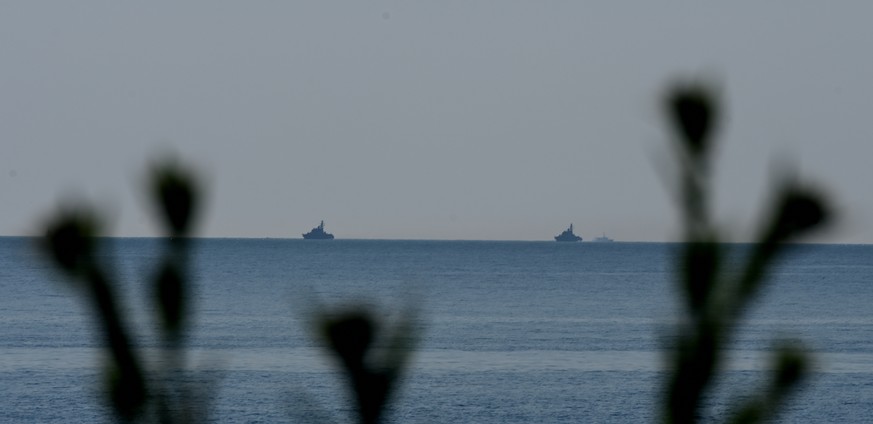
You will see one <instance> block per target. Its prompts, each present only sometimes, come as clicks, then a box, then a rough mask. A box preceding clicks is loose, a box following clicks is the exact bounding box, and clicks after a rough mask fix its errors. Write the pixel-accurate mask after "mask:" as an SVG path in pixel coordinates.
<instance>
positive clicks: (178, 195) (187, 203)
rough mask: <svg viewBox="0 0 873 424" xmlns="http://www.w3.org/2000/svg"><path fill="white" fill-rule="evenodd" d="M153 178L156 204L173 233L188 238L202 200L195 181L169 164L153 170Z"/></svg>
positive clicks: (176, 165)
mask: <svg viewBox="0 0 873 424" xmlns="http://www.w3.org/2000/svg"><path fill="white" fill-rule="evenodd" d="M151 179H152V182H151V184H152V193H153V196H154V197H155V199H154V200H155V203H157V204H158V205H160V211H161V213H162V217H163V219H164V220H165V224H166V225H167V227H168V228H169V230H170V233H171V234H172V235H174V236H185V235H187V233H188V231H189V230H190V226H191V222H192V220H193V218H194V214H195V213H196V212H197V210H196V209H197V206H198V201H199V192H198V190H197V186H196V181H195V178H194V177H193V175H192V174H191V173H190V172H188V170H187V169H185V168H183V167H181V166H180V165H178V164H176V163H174V162H166V163H162V164H159V165H158V166H156V167H155V168H154V170H153V173H152V176H151Z"/></svg>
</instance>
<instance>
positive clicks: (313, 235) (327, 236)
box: [303, 221, 333, 240]
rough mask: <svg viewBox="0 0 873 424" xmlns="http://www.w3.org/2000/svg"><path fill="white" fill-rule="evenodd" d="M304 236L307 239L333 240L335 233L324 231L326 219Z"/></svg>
mask: <svg viewBox="0 0 873 424" xmlns="http://www.w3.org/2000/svg"><path fill="white" fill-rule="evenodd" d="M303 238H304V239H306V240H333V234H331V233H328V232H325V231H324V221H321V224H318V226H317V227H315V228H313V229H312V231H310V232H308V233H306V234H303Z"/></svg>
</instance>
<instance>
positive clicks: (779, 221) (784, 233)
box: [771, 186, 830, 242]
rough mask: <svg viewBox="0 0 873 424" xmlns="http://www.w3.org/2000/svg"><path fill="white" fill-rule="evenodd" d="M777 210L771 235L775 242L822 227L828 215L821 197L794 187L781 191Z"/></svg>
mask: <svg viewBox="0 0 873 424" xmlns="http://www.w3.org/2000/svg"><path fill="white" fill-rule="evenodd" d="M777 210H778V212H777V214H776V218H775V222H773V223H772V225H773V228H772V233H771V234H772V236H773V238H774V240H773V241H775V242H781V241H784V240H785V239H787V238H789V237H794V236H798V235H800V234H802V233H804V232H807V231H809V230H812V229H813V228H815V227H818V226H820V225H823V224H825V223H826V222H827V220H828V217H829V215H830V213H829V211H828V209H827V208H826V206H825V203H824V201H822V197H821V195H819V194H818V193H816V192H813V191H810V190H805V189H803V188H800V187H796V186H795V187H792V186H789V187H788V188H786V189H784V190H783V194H782V196H781V198H780V200H779V206H778V209H777Z"/></svg>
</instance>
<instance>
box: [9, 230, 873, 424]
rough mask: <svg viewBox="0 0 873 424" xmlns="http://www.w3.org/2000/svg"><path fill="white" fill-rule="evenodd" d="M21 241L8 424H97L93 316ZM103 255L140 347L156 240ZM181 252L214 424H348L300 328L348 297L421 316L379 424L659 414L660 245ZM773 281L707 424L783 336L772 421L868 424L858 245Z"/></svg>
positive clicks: (799, 263) (866, 329) (794, 265)
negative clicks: (790, 374)
mask: <svg viewBox="0 0 873 424" xmlns="http://www.w3.org/2000/svg"><path fill="white" fill-rule="evenodd" d="M31 243H32V242H31V241H29V240H28V239H20V238H0V290H2V292H0V293H2V296H0V411H3V414H4V417H3V421H5V422H25V423H47V422H59V423H60V422H64V423H67V422H74V423H75V422H101V421H106V420H107V419H106V418H105V417H107V415H106V412H107V411H106V409H105V407H104V405H103V401H102V399H103V398H102V394H101V393H100V387H101V383H102V368H101V367H102V366H101V355H102V351H101V349H100V339H99V338H98V337H97V336H98V335H97V334H95V333H94V331H93V330H92V328H91V326H92V324H93V317H92V315H91V314H90V310H89V309H88V308H87V303H86V302H85V301H84V298H83V297H82V296H81V294H82V293H80V292H79V291H78V290H77V289H76V286H75V285H74V284H71V283H70V282H69V281H66V280H65V279H63V278H60V277H59V276H58V275H56V274H54V273H53V272H52V271H51V268H50V267H49V266H48V264H47V263H46V262H45V261H44V260H42V259H41V257H40V256H39V255H38V254H36V253H35V250H34V249H33V246H32V245H31ZM107 244H108V245H107V246H105V250H104V255H105V257H106V260H107V261H109V262H111V263H113V264H114V268H115V270H116V276H117V277H118V280H119V287H118V289H119V294H120V296H121V298H122V300H123V304H124V311H125V313H126V317H127V318H128V320H129V322H130V323H131V326H132V327H133V330H134V331H135V332H136V334H137V343H138V345H139V346H141V347H142V348H143V349H145V351H146V352H151V353H154V352H155V351H156V349H157V347H158V346H159V343H158V341H157V338H156V337H155V333H156V332H155V330H154V329H155V325H154V313H153V312H154V310H153V307H152V305H151V303H150V302H149V299H150V297H149V296H150V292H149V291H148V289H147V287H146V283H145V282H146V281H147V277H148V276H149V275H150V273H152V272H154V267H155V264H156V263H157V262H158V260H159V258H160V244H159V242H158V241H157V240H153V239H114V240H109V241H108V243H107ZM196 248H197V250H196V255H195V260H194V262H193V263H194V274H195V275H196V287H195V296H194V298H193V303H194V311H193V317H194V320H193V322H192V329H191V331H190V335H189V338H188V346H189V349H188V352H189V356H188V363H189V364H190V368H191V369H192V370H194V371H193V372H192V373H191V374H190V376H189V377H188V378H189V379H190V380H191V381H193V382H195V383H197V384H201V385H204V384H212V385H213V386H214V387H213V390H212V392H211V393H212V395H211V399H212V406H213V407H212V410H213V415H212V419H213V420H214V421H215V422H228V423H230V422H233V423H236V422H314V421H315V420H314V418H318V417H322V418H328V419H329V420H331V421H340V422H342V421H348V420H349V417H350V412H349V411H350V407H349V404H348V399H347V393H346V392H345V386H344V382H343V381H342V379H341V378H340V376H339V375H338V374H337V372H336V369H335V367H334V364H333V362H331V361H330V360H329V358H326V357H325V355H324V351H323V350H322V349H321V346H320V345H319V343H317V339H316V338H315V337H314V336H313V331H312V327H313V326H312V322H311V317H312V316H313V313H314V311H315V310H317V309H318V308H319V307H321V308H336V307H338V306H340V305H347V304H357V303H365V304H367V305H370V306H371V307H373V308H374V309H375V310H376V311H378V315H379V316H380V317H382V318H383V319H385V320H386V321H387V322H391V320H392V319H394V318H396V316H398V315H399V314H400V313H401V312H403V311H404V310H408V309H410V308H413V309H415V310H417V311H418V320H417V321H416V329H417V330H418V331H417V333H418V334H419V336H420V341H419V343H418V346H417V348H416V350H415V353H414V358H413V362H412V364H411V367H410V369H409V372H408V374H407V375H406V377H405V378H404V380H403V384H402V386H401V388H400V390H399V392H398V393H397V397H396V399H395V402H394V404H393V409H392V411H391V415H390V418H391V420H392V421H393V422H402V423H407V422H416V423H424V422H427V423H431V422H438V423H442V422H446V423H450V422H475V423H528V422H543V423H565V422H566V423H569V422H574V423H575V422H597V423H629V422H634V423H636V422H657V421H658V420H657V417H658V406H657V405H658V401H659V396H660V390H661V387H662V379H663V377H664V372H663V367H662V365H663V362H664V361H663V356H662V354H661V348H662V347H663V346H664V341H665V340H667V339H668V338H669V335H670V329H671V328H672V325H671V324H672V323H673V322H675V318H676V316H677V313H678V312H677V307H676V305H677V301H676V299H675V293H674V290H673V287H674V274H673V271H674V269H673V265H672V255H673V250H674V249H675V245H670V244H646V243H602V244H601V243H568V244H562V243H554V242H552V243H549V242H465V241H364V240H334V241H330V242H306V241H302V240H273V239H264V240H237V239H229V240H221V239H212V240H200V241H198V242H197V245H196ZM738 256H740V255H738ZM770 277H771V278H770V284H768V286H767V289H765V290H764V292H763V293H762V296H761V297H760V298H759V299H758V300H757V301H756V302H755V303H754V304H753V305H752V307H751V308H750V309H749V310H748V311H747V313H746V318H747V319H746V322H745V324H744V325H743V326H742V327H741V328H740V330H739V332H738V334H737V339H736V341H735V343H734V344H733V345H732V350H731V352H730V358H731V361H730V363H729V364H728V370H726V372H725V373H724V377H723V378H722V379H721V380H720V383H721V384H720V385H719V386H718V388H717V390H716V391H715V392H714V393H713V395H712V399H711V400H710V402H709V406H708V407H707V410H706V411H705V412H704V416H705V417H707V418H709V417H711V418H713V419H718V418H720V417H721V416H722V414H723V412H724V410H725V408H726V407H727V405H730V404H731V403H732V402H733V401H734V400H735V399H737V398H740V397H743V396H744V395H747V394H748V393H750V392H751V391H752V390H754V389H755V388H756V387H757V386H758V385H760V384H761V383H762V378H763V376H764V375H765V374H766V370H767V358H768V356H767V353H768V349H769V348H770V347H771V346H772V342H773V340H776V339H790V340H800V341H802V342H803V343H804V345H805V346H806V347H807V348H808V350H810V351H811V352H812V355H813V357H814V360H815V372H814V373H813V375H812V377H811V378H810V379H809V381H808V382H807V384H806V385H805V386H804V389H803V390H802V391H801V392H799V393H797V394H796V395H795V396H793V397H792V398H791V399H790V401H789V403H788V405H787V407H786V409H785V411H784V413H783V414H782V415H781V416H780V417H779V422H785V423H789V422H790V423H794V422H816V423H817V422H841V423H863V422H869V417H870V416H873V407H871V406H870V405H871V400H873V307H871V300H873V284H871V281H873V247H870V246H821V245H816V246H801V247H798V248H796V249H794V250H793V251H792V252H791V254H789V255H788V256H786V257H785V258H784V259H783V260H782V262H781V263H780V264H779V266H778V267H777V268H776V269H774V270H773V272H772V273H771V275H770ZM319 305H320V306H319ZM149 357H150V358H153V360H156V359H154V358H157V357H156V356H155V355H151V356H149Z"/></svg>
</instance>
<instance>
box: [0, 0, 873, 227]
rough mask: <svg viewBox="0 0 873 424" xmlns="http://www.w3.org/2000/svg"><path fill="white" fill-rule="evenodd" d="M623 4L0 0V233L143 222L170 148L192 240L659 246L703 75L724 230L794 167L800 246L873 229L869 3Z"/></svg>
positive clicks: (148, 222)
mask: <svg viewBox="0 0 873 424" xmlns="http://www.w3.org/2000/svg"><path fill="white" fill-rule="evenodd" d="M640 3H641V4H637V5H632V6H629V5H626V4H612V3H606V4H587V2H554V3H552V2H550V3H536V2H523V1H480V2H448V3H447V2H434V3H409V2H403V1H399V0H395V1H373V2H353V1H338V2H323V1H299V2H289V3H287V4H286V3H255V4H251V3H239V2H231V1H209V2H206V1H195V2H185V3H176V2H169V1H158V2H149V3H147V4H145V3H143V4H133V3H114V2H95V1H84V2H75V3H73V2H61V1H55V2H38V3H37V2H8V3H3V4H0V37H2V39H3V40H4V42H3V43H0V58H2V61H3V68H2V70H0V93H3V95H2V96H0V115H2V122H3V125H0V139H2V142H0V143H2V144H0V145H2V154H0V234H2V235H13V236H14V235H29V234H34V233H35V231H36V228H37V227H38V224H39V222H40V219H41V217H43V216H44V214H46V213H48V212H49V211H51V210H53V209H54V208H55V207H56V206H57V205H58V202H59V201H60V200H61V199H66V198H70V197H79V196H81V197H85V198H88V199H91V200H92V201H94V202H96V204H97V205H98V206H99V207H100V208H101V210H105V211H107V212H106V213H107V215H108V216H109V217H110V218H111V221H112V222H113V224H112V227H111V231H110V233H109V234H108V235H114V236H154V235H156V232H155V229H154V228H155V227H154V226H153V224H152V219H151V217H150V215H149V211H148V208H147V207H146V202H145V201H143V200H142V199H141V197H140V196H139V195H138V193H139V192H141V191H142V190H141V187H140V185H141V182H142V178H143V175H144V173H145V170H146V169H147V166H148V164H149V162H150V161H151V160H152V159H153V158H154V157H156V156H159V155H160V154H161V153H162V152H166V151H171V152H175V153H177V154H178V156H179V157H180V158H182V159H183V160H185V161H186V162H189V163H192V164H194V165H195V166H197V167H198V169H199V170H200V171H201V173H202V176H203V178H204V181H205V182H206V185H207V189H208V192H209V199H208V202H207V205H206V211H207V213H206V215H205V216H204V217H203V221H202V223H201V224H202V225H201V227H200V231H199V235H201V236H204V237H253V238H262V237H274V238H298V237H300V234H301V233H303V232H306V231H309V230H310V229H311V228H312V227H314V226H316V225H318V223H319V221H321V220H324V221H325V226H326V229H327V230H328V231H330V232H332V233H334V234H336V235H337V237H338V238H344V239H350V238H353V239H446V240H458V239H462V240H463V239H466V240H551V239H552V237H553V236H554V235H556V234H558V233H560V232H561V231H563V230H564V229H565V228H566V227H567V226H568V225H569V224H570V223H573V224H574V229H575V230H576V233H577V234H579V235H581V236H582V237H583V238H585V239H586V240H590V239H593V238H594V237H596V236H599V235H601V234H603V233H605V234H606V235H608V236H610V237H612V238H614V239H616V240H634V241H671V240H675V239H676V238H677V236H678V235H679V234H678V233H679V231H678V225H677V216H676V215H677V211H676V208H675V207H674V205H673V204H672V199H671V192H670V190H671V189H670V188H669V186H670V185H671V183H672V182H673V181H672V180H671V179H670V178H671V167H670V161H669V160H668V158H669V157H670V153H671V148H672V146H671V144H670V141H671V140H670V134H669V132H668V128H667V127H666V125H665V124H664V122H663V115H662V113H661V110H660V101H661V100H662V95H663V93H664V92H665V90H666V89H667V88H668V86H669V84H671V83H672V82H675V81H677V80H678V79H683V78H703V79H706V80H711V81H714V82H715V83H716V84H717V85H718V86H719V87H720V88H721V92H722V100H723V105H722V106H723V107H722V110H724V112H725V115H726V118H727V119H726V121H725V122H724V123H723V125H722V126H721V130H720V131H719V136H718V139H719V143H720V146H719V148H718V151H719V154H718V156H717V157H716V165H715V171H716V172H715V176H716V181H715V188H716V199H715V208H714V210H715V211H716V215H717V217H718V218H719V219H720V220H721V222H723V224H724V227H723V228H724V229H725V231H726V232H727V233H728V234H726V236H727V238H729V239H731V240H735V241H744V240H748V239H749V235H750V234H752V233H754V231H755V230H756V228H755V223H757V222H758V218H759V215H760V214H761V212H762V211H761V208H762V200H763V199H764V198H765V196H766V193H767V190H768V189H769V188H771V186H772V183H773V180H774V178H775V177H778V176H779V175H782V173H784V172H785V171H786V170H788V171H793V172H796V174H797V175H799V176H800V178H801V179H802V180H804V181H813V182H816V183H820V185H821V186H822V187H824V188H825V189H827V190H828V192H829V193H830V194H831V198H832V200H833V201H834V203H835V204H836V206H837V208H838V212H839V223H838V225H837V226H836V227H834V228H832V229H831V230H830V231H828V232H826V233H824V234H822V235H821V236H820V237H817V238H814V239H812V240H810V241H821V242H832V243H873V196H871V194H870V192H869V187H868V184H869V183H870V182H871V181H873V167H871V166H870V164H869V162H870V160H871V159H870V158H873V143H871V138H873V137H871V136H873V129H871V126H870V125H869V124H868V121H869V116H868V115H869V114H870V111H873V84H871V83H870V81H869V75H871V74H873V58H870V57H868V56H869V55H864V54H862V52H863V51H867V50H868V49H869V44H870V40H873V26H871V25H869V22H868V21H869V16H873V4H868V3H865V2H840V3H818V2H787V1H785V2H773V3H767V4H747V5H745V4H733V3H726V4H683V2H663V3H659V4H657V5H656V4H648V3H643V2H640Z"/></svg>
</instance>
